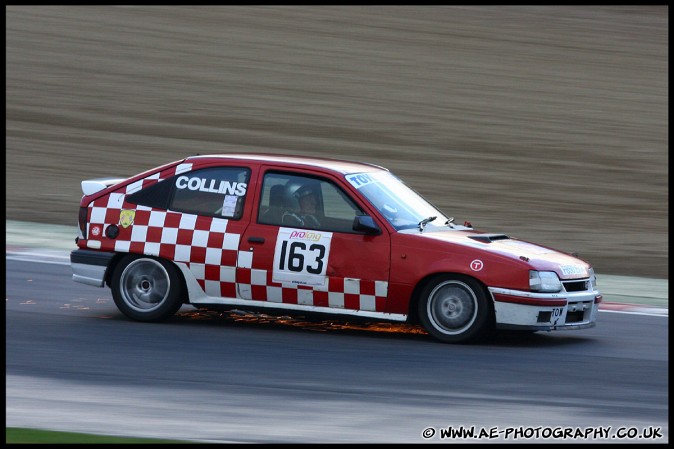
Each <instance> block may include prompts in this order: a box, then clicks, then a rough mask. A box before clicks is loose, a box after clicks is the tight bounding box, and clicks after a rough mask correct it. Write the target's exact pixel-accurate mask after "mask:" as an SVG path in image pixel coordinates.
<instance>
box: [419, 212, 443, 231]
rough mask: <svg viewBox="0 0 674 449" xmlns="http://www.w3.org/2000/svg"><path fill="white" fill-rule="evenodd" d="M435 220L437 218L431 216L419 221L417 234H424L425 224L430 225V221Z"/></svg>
mask: <svg viewBox="0 0 674 449" xmlns="http://www.w3.org/2000/svg"><path fill="white" fill-rule="evenodd" d="M436 218H438V217H436V216H432V217H428V218H424V219H423V220H421V221H420V222H419V232H424V226H426V223H430V222H431V221H433V220H435V219H436Z"/></svg>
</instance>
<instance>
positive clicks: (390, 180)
mask: <svg viewBox="0 0 674 449" xmlns="http://www.w3.org/2000/svg"><path fill="white" fill-rule="evenodd" d="M346 180H347V181H348V182H349V183H350V184H351V185H352V186H354V187H355V188H356V189H358V191H359V192H360V193H361V194H362V195H363V196H364V197H365V198H367V199H368V201H370V203H372V205H373V206H374V207H376V208H377V210H379V212H381V214H382V215H383V216H384V217H385V218H386V219H387V220H388V222H389V223H391V225H392V226H393V227H395V228H396V230H398V231H400V230H403V229H413V228H417V229H420V228H423V226H424V225H427V226H436V227H438V226H444V225H445V223H446V222H447V220H448V218H447V216H445V214H444V213H442V212H441V211H440V210H438V209H437V208H435V207H434V206H433V205H432V204H430V203H429V202H428V201H426V200H425V199H424V198H423V197H422V196H421V195H419V194H418V193H416V192H415V191H414V190H412V189H411V188H409V187H408V186H407V185H406V184H405V183H404V182H402V181H401V180H400V179H399V178H398V177H396V176H395V175H393V174H392V173H390V172H385V171H378V172H370V173H352V174H349V175H346ZM432 217H435V219H433V218H432ZM424 221H425V223H423V224H422V225H421V226H420V223H421V222H424Z"/></svg>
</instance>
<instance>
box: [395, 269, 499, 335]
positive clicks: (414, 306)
mask: <svg viewBox="0 0 674 449" xmlns="http://www.w3.org/2000/svg"><path fill="white" fill-rule="evenodd" d="M447 276H451V277H453V278H455V279H457V280H461V281H463V280H466V279H471V280H473V281H475V282H476V283H477V284H478V285H479V286H480V288H481V289H482V290H483V292H484V294H485V297H486V298H487V299H488V301H487V302H488V306H489V320H490V324H491V325H492V327H493V325H494V324H495V321H496V316H495V311H494V298H493V296H492V295H491V292H490V291H489V289H488V288H487V286H486V285H485V284H484V282H482V281H481V280H480V279H478V278H476V277H473V276H469V275H467V274H464V273H457V272H452V271H440V272H435V273H430V274H428V275H426V276H425V277H423V278H422V279H421V280H419V282H417V285H415V286H414V290H412V294H411V295H410V301H409V304H408V307H407V314H408V315H407V317H408V318H407V322H408V323H410V324H420V321H419V313H418V305H419V301H420V299H421V292H423V290H424V288H426V286H427V285H428V284H430V283H432V282H435V281H437V280H438V279H441V278H443V277H447Z"/></svg>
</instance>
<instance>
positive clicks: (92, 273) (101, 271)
mask: <svg viewBox="0 0 674 449" xmlns="http://www.w3.org/2000/svg"><path fill="white" fill-rule="evenodd" d="M113 257H115V253H110V252H105V251H91V250H88V249H76V250H74V251H72V252H71V253H70V267H71V268H72V270H73V281H75V282H80V283H82V284H87V285H93V286H94V287H103V286H104V285H105V275H106V272H107V270H108V267H109V266H110V261H112V258H113Z"/></svg>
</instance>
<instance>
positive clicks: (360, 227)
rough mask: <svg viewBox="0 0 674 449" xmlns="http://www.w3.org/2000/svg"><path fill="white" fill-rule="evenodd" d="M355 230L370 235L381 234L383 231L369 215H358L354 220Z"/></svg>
mask: <svg viewBox="0 0 674 449" xmlns="http://www.w3.org/2000/svg"><path fill="white" fill-rule="evenodd" d="M353 230H354V231H360V232H364V233H365V234H369V235H379V234H381V229H379V226H377V223H375V222H374V219H373V218H372V217H370V216H369V215H356V217H355V218H354V219H353Z"/></svg>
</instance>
